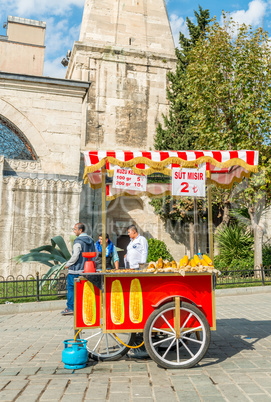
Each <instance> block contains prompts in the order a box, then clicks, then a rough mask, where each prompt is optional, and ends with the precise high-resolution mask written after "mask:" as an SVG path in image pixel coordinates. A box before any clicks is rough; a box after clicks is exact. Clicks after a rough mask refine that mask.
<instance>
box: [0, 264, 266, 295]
mask: <svg viewBox="0 0 271 402" xmlns="http://www.w3.org/2000/svg"><path fill="white" fill-rule="evenodd" d="M216 284H217V285H219V287H223V286H225V287H226V286H230V285H245V284H258V285H267V284H270V285H271V267H261V268H259V269H253V268H242V269H239V268H238V269H237V268H236V269H232V268H230V269H229V268H225V269H222V270H221V275H219V276H218V277H217V281H216ZM66 295H67V276H66V274H64V273H63V274H60V276H59V278H57V279H51V278H50V279H47V278H45V277H40V276H39V274H38V273H37V274H36V276H33V275H28V276H26V277H24V276H22V275H19V276H17V277H14V276H12V275H9V276H8V277H7V278H4V277H3V276H0V300H9V299H24V298H30V297H32V298H36V300H37V301H39V300H40V298H41V297H43V296H66Z"/></svg>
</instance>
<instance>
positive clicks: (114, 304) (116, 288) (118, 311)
mask: <svg viewBox="0 0 271 402" xmlns="http://www.w3.org/2000/svg"><path fill="white" fill-rule="evenodd" d="M111 319H112V322H113V323H114V324H116V325H121V324H123V323H124V300H123V291H122V286H121V283H120V281H119V280H118V279H117V280H115V281H113V282H112V286H111Z"/></svg>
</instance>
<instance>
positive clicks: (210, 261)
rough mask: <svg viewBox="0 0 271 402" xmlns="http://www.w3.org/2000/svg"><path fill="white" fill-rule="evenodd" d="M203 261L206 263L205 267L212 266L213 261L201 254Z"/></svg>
mask: <svg viewBox="0 0 271 402" xmlns="http://www.w3.org/2000/svg"><path fill="white" fill-rule="evenodd" d="M203 259H204V260H205V261H206V263H207V265H213V261H212V260H211V258H210V257H208V255H206V254H203Z"/></svg>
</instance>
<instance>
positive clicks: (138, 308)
mask: <svg viewBox="0 0 271 402" xmlns="http://www.w3.org/2000/svg"><path fill="white" fill-rule="evenodd" d="M129 314H130V320H131V321H132V323H134V324H138V323H140V322H141V321H142V318H143V299H142V290H141V285H140V281H139V279H137V278H135V279H133V280H132V282H131V286H130V300H129Z"/></svg>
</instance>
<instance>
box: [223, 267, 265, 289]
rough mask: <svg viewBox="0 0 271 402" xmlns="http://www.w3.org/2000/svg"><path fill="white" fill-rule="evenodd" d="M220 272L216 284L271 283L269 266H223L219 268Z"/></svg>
mask: <svg viewBox="0 0 271 402" xmlns="http://www.w3.org/2000/svg"><path fill="white" fill-rule="evenodd" d="M220 272H221V274H220V275H219V276H218V278H217V285H220V286H225V285H245V284H246V283H247V284H251V283H252V284H254V283H255V284H259V285H263V286H264V285H267V284H271V267H270V266H269V267H263V266H262V267H260V268H256V269H254V268H253V267H252V268H238V269H237V268H224V269H221V270H220Z"/></svg>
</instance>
